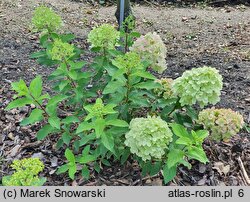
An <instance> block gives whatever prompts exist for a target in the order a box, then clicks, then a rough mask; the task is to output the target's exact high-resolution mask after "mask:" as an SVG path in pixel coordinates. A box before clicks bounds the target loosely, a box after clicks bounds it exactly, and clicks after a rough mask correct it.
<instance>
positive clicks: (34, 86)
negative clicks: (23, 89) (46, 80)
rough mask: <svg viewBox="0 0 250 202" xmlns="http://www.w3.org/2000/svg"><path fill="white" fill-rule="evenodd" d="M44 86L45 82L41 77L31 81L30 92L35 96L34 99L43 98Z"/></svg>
mask: <svg viewBox="0 0 250 202" xmlns="http://www.w3.org/2000/svg"><path fill="white" fill-rule="evenodd" d="M42 85H43V81H42V77H41V76H37V77H36V78H35V79H33V80H32V81H31V83H30V87H29V90H30V93H31V95H33V96H34V98H39V97H40V96H41V94H42V89H43V88H42Z"/></svg>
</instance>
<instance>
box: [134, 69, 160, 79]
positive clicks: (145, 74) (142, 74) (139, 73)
mask: <svg viewBox="0 0 250 202" xmlns="http://www.w3.org/2000/svg"><path fill="white" fill-rule="evenodd" d="M131 76H140V77H142V78H146V79H152V80H155V79H156V78H155V76H154V75H152V74H151V73H149V72H145V71H137V72H135V73H133V74H131Z"/></svg>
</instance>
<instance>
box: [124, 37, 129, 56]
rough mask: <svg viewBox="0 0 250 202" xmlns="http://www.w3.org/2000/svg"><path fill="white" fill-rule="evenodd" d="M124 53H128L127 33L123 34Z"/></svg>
mask: <svg viewBox="0 0 250 202" xmlns="http://www.w3.org/2000/svg"><path fill="white" fill-rule="evenodd" d="M124 52H125V53H126V52H128V33H125V47H124Z"/></svg>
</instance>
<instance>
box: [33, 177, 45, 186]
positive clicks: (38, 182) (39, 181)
mask: <svg viewBox="0 0 250 202" xmlns="http://www.w3.org/2000/svg"><path fill="white" fill-rule="evenodd" d="M46 181H47V179H46V177H40V178H39V179H38V180H37V181H36V182H35V183H34V184H32V186H43V185H44V183H45V182H46Z"/></svg>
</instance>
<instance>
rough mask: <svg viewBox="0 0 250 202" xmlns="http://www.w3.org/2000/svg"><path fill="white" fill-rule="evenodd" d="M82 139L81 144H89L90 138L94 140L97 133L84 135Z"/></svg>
mask: <svg viewBox="0 0 250 202" xmlns="http://www.w3.org/2000/svg"><path fill="white" fill-rule="evenodd" d="M81 138H82V139H81V140H80V146H83V145H85V144H87V143H88V142H89V141H90V140H94V139H95V138H96V136H95V134H94V133H92V134H89V135H84V136H83V137H81Z"/></svg>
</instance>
